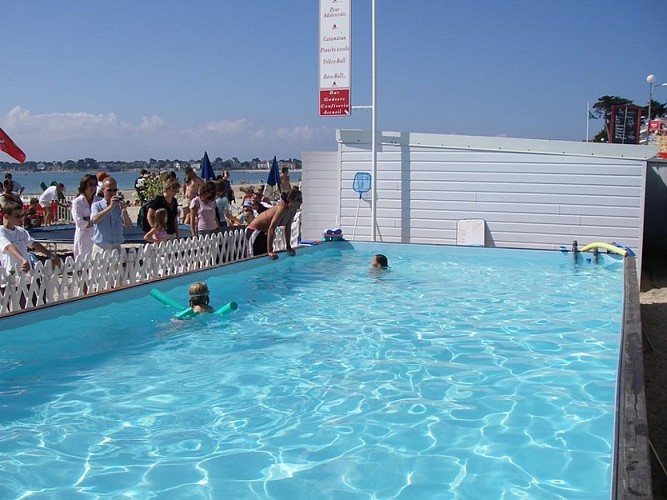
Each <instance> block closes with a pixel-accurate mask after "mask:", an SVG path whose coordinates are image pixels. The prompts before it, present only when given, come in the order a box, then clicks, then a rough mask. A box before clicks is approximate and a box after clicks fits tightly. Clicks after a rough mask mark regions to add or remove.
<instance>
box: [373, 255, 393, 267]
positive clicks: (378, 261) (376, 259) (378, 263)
mask: <svg viewBox="0 0 667 500" xmlns="http://www.w3.org/2000/svg"><path fill="white" fill-rule="evenodd" d="M371 266H373V267H374V268H376V269H387V268H388V267H389V262H388V261H387V257H385V256H384V255H382V254H381V253H379V254H377V255H374V256H373V259H372V260H371Z"/></svg>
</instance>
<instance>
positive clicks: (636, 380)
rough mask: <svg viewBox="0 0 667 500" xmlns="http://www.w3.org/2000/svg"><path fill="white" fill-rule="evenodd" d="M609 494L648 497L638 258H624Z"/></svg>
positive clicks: (649, 482) (648, 466)
mask: <svg viewBox="0 0 667 500" xmlns="http://www.w3.org/2000/svg"><path fill="white" fill-rule="evenodd" d="M624 267H625V270H624V286H623V290H624V293H623V295H624V300H623V322H622V334H621V353H620V359H619V377H618V380H619V384H618V393H617V410H616V454H615V457H614V458H615V463H614V477H613V480H612V498H651V497H652V493H651V491H652V488H651V461H650V458H651V457H650V451H649V438H648V420H647V411H646V393H645V390H644V354H643V344H642V341H643V339H642V328H641V312H640V307H639V283H638V280H637V261H636V259H635V258H634V257H627V258H626V259H625V266H624Z"/></svg>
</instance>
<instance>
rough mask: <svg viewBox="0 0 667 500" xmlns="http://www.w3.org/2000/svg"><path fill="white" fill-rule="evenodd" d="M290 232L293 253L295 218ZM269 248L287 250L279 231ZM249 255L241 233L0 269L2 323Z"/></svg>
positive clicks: (172, 241)
mask: <svg viewBox="0 0 667 500" xmlns="http://www.w3.org/2000/svg"><path fill="white" fill-rule="evenodd" d="M292 228H293V231H292V235H291V238H290V239H291V243H292V245H291V246H292V247H297V246H298V241H299V214H297V216H296V217H295V220H294V223H293V226H292ZM273 248H274V250H275V251H280V250H284V249H285V248H286V245H285V236H284V228H282V227H279V228H278V229H277V230H276V236H275V241H274V245H273ZM247 255H248V251H247V241H246V238H245V228H240V229H234V230H230V231H226V232H221V233H217V234H213V235H206V236H198V237H195V238H182V239H178V240H171V241H166V242H162V243H148V244H145V245H143V246H141V247H137V248H123V249H122V250H121V251H120V252H119V251H118V250H111V251H105V252H102V253H99V254H97V255H95V256H94V257H93V256H92V255H91V256H87V257H85V258H83V259H80V260H78V261H76V262H75V261H74V259H72V257H67V258H66V259H65V260H64V261H63V263H62V266H61V267H57V268H54V267H53V266H52V263H51V261H47V262H46V264H43V263H41V262H39V263H37V265H35V267H34V268H33V269H31V270H30V271H29V272H26V273H24V272H21V271H18V272H15V271H14V270H10V271H8V270H7V269H4V268H2V267H0V317H1V316H3V315H6V314H9V313H12V312H16V311H21V310H25V309H30V308H33V307H37V306H41V305H44V304H54V303H56V302H60V301H63V300H68V299H73V298H76V297H82V296H85V295H88V294H90V293H96V292H103V291H107V290H111V289H115V288H119V287H125V286H128V285H133V284H138V283H145V282H149V281H151V280H155V279H158V278H164V277H166V276H175V275H179V274H183V273H187V272H192V271H199V270H204V269H209V268H212V267H216V266H220V265H223V264H228V263H230V262H237V261H240V260H243V259H246V258H247Z"/></svg>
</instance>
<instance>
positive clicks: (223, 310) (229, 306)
mask: <svg viewBox="0 0 667 500" xmlns="http://www.w3.org/2000/svg"><path fill="white" fill-rule="evenodd" d="M238 308H239V305H238V304H237V303H236V302H230V303H229V304H226V305H224V306H222V307H221V308H220V309H218V310H217V311H215V312H214V313H213V314H227V313H228V312H232V311H236V310H237V309H238Z"/></svg>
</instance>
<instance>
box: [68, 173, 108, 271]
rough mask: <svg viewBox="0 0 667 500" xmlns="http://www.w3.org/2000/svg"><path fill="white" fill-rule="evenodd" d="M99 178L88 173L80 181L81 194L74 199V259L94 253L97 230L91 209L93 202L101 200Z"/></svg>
mask: <svg viewBox="0 0 667 500" xmlns="http://www.w3.org/2000/svg"><path fill="white" fill-rule="evenodd" d="M96 193H97V178H96V177H95V176H94V175H92V174H86V175H84V176H83V177H82V178H81V182H79V196H77V197H76V198H74V200H73V201H72V219H74V225H75V229H74V260H78V259H79V258H80V257H85V256H86V255H90V254H91V253H93V235H94V234H95V230H94V228H93V223H92V222H91V221H90V209H91V207H92V206H93V203H95V202H96V201H100V200H101V198H100V197H99V196H97V194H96Z"/></svg>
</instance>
